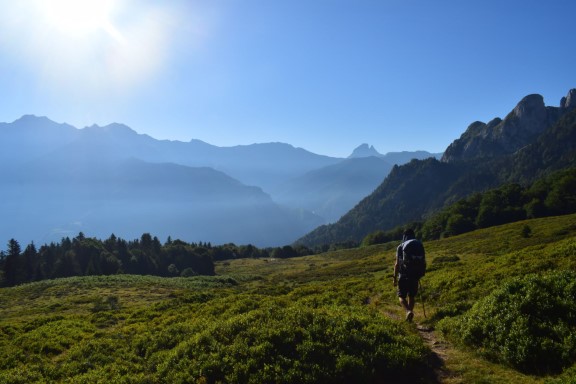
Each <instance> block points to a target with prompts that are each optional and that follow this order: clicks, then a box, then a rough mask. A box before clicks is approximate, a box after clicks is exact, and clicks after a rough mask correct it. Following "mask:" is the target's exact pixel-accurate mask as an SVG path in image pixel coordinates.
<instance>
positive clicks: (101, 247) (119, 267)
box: [0, 232, 310, 286]
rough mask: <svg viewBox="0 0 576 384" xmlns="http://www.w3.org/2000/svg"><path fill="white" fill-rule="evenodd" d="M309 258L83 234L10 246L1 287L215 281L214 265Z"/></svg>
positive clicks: (281, 250) (1, 263) (294, 252)
mask: <svg viewBox="0 0 576 384" xmlns="http://www.w3.org/2000/svg"><path fill="white" fill-rule="evenodd" d="M305 254H310V250H308V249H307V248H304V247H298V248H293V247H291V246H284V247H278V248H268V249H260V248H257V247H255V246H253V245H242V246H237V245H235V244H225V245H219V246H212V245H211V244H210V243H202V242H200V243H186V242H184V241H182V240H172V239H171V238H170V237H169V238H168V240H167V241H166V242H164V243H163V244H162V243H161V242H160V240H159V239H158V238H157V237H155V236H154V237H152V236H151V235H150V234H148V233H145V234H143V235H142V236H141V237H140V239H136V240H132V241H126V240H123V239H121V238H118V237H116V236H115V235H113V234H112V235H111V236H110V237H109V238H108V239H106V240H103V241H102V240H99V239H96V238H91V237H86V236H85V235H84V234H83V233H82V232H80V233H79V234H78V236H76V237H74V238H72V239H70V238H69V237H65V238H63V239H62V240H61V241H60V242H57V243H56V242H52V243H50V244H45V245H42V246H41V247H40V248H37V247H36V245H35V244H34V243H33V242H32V243H30V244H28V245H27V246H26V247H24V248H23V247H21V245H20V243H18V241H17V240H15V239H11V240H9V242H8V246H7V250H6V251H2V252H0V286H14V285H18V284H23V283H28V282H32V281H39V280H44V279H55V278H61V277H72V276H91V275H114V274H134V275H154V276H164V277H176V276H181V277H190V276H195V275H214V274H215V272H214V261H217V260H227V259H235V258H266V257H273V258H287V257H295V256H301V255H305Z"/></svg>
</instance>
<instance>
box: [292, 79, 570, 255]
mask: <svg viewBox="0 0 576 384" xmlns="http://www.w3.org/2000/svg"><path fill="white" fill-rule="evenodd" d="M575 92H576V90H571V91H570V92H569V94H568V96H567V97H566V98H563V99H562V101H561V104H560V107H544V106H543V99H542V97H541V96H539V95H537V96H535V95H530V96H528V97H526V98H524V99H523V100H522V101H520V103H519V104H518V105H517V106H516V108H514V110H513V111H511V112H510V113H509V114H508V116H507V117H506V118H505V119H504V120H499V119H495V120H492V122H491V123H489V124H484V123H475V124H472V125H471V126H470V127H468V129H467V130H466V132H465V133H464V134H463V135H462V136H461V137H460V139H458V140H456V141H454V142H453V143H452V144H451V145H450V146H449V147H448V149H447V150H446V152H445V154H444V156H443V158H442V161H438V160H436V159H427V160H413V161H411V162H410V163H408V164H405V165H403V166H395V167H394V168H393V169H392V171H391V172H390V174H389V175H388V177H387V178H386V179H385V180H384V182H383V183H382V184H381V185H380V186H379V187H378V188H377V189H376V190H375V191H374V193H373V194H371V195H370V196H368V197H366V198H365V199H364V200H362V201H361V202H360V203H359V204H358V205H357V206H356V207H355V208H354V209H352V210H351V211H349V212H348V213H347V214H346V215H344V216H343V217H342V218H341V219H340V220H339V221H338V222H336V223H334V224H331V225H324V226H321V227H319V228H317V229H315V230H314V231H312V232H311V233H309V234H308V235H306V236H304V237H303V238H301V239H300V240H299V241H298V242H297V243H300V244H305V245H308V246H311V245H322V244H331V243H341V242H346V241H355V242H358V241H360V240H361V239H362V238H363V237H364V236H366V235H367V234H368V233H371V232H374V231H376V230H388V229H392V228H394V227H396V226H399V225H404V224H407V223H410V222H413V221H419V220H422V219H423V217H425V216H426V215H429V214H431V213H432V212H434V211H436V210H438V209H440V208H441V207H443V206H445V205H447V204H449V203H452V202H455V201H456V200H458V199H460V198H462V197H465V196H467V195H469V194H471V193H473V192H477V191H482V190H486V189H488V188H493V187H496V186H499V185H502V184H503V183H506V182H524V183H526V182H530V181H534V180H536V179H537V178H538V177H541V176H543V175H546V174H548V173H550V172H551V171H553V170H557V169H562V168H564V167H568V166H575V165H576V102H574V100H575V97H574V96H575ZM540 101H542V103H541V102H540Z"/></svg>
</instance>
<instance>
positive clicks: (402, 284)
mask: <svg viewBox="0 0 576 384" xmlns="http://www.w3.org/2000/svg"><path fill="white" fill-rule="evenodd" d="M417 294H418V280H417V279H406V278H400V280H398V297H401V298H403V299H405V298H406V296H411V297H415V296H416V295H417Z"/></svg>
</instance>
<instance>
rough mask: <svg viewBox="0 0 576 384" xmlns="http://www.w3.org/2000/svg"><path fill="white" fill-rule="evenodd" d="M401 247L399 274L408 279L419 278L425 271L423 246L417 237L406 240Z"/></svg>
mask: <svg viewBox="0 0 576 384" xmlns="http://www.w3.org/2000/svg"><path fill="white" fill-rule="evenodd" d="M400 247H402V254H401V256H402V260H401V264H400V274H402V275H405V276H406V277H408V278H410V279H420V278H421V277H423V276H424V274H425V273H426V254H425V252H424V246H423V245H422V243H421V242H420V241H419V240H417V239H411V240H407V241H405V242H403V243H402V245H400Z"/></svg>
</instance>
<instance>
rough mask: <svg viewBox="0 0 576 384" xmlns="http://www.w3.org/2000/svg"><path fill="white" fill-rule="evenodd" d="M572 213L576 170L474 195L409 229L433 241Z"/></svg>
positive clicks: (378, 235)
mask: <svg viewBox="0 0 576 384" xmlns="http://www.w3.org/2000/svg"><path fill="white" fill-rule="evenodd" d="M571 213H576V168H567V169H565V170H561V171H557V172H554V173H552V174H550V175H549V176H547V177H545V178H542V179H539V180H538V181H536V182H534V183H532V184H531V185H528V186H522V185H520V184H516V183H511V184H506V185H503V186H501V187H499V188H495V189H491V190H488V191H485V192H478V193H474V194H472V195H471V196H469V197H467V198H464V199H461V200H459V201H457V202H456V203H454V204H451V205H449V206H448V207H446V208H443V209H442V210H440V211H438V212H437V213H436V214H434V215H432V216H431V217H430V218H429V219H427V220H425V221H423V222H415V223H412V224H410V226H411V227H413V228H415V229H416V231H417V233H418V235H419V237H421V238H422V239H424V240H435V239H440V238H444V237H449V236H455V235H459V234H462V233H465V232H470V231H473V230H476V229H480V228H488V227H492V226H496V225H501V224H506V223H512V222H515V221H520V220H525V219H532V218H538V217H546V216H558V215H566V214H571ZM402 229H403V227H397V228H395V229H393V230H390V231H376V232H373V233H371V234H369V235H367V236H366V237H365V238H364V239H363V241H362V244H363V245H371V244H379V243H385V242H388V241H395V240H399V239H401V238H402Z"/></svg>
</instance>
